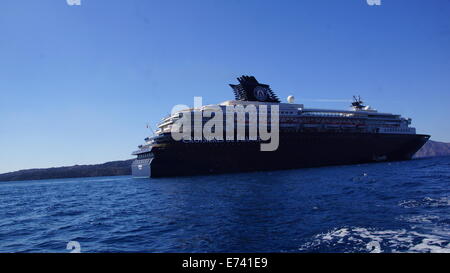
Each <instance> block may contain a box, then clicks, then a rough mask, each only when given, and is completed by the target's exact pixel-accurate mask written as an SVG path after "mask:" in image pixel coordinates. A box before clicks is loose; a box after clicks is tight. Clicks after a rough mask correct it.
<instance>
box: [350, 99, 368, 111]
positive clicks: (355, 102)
mask: <svg viewBox="0 0 450 273" xmlns="http://www.w3.org/2000/svg"><path fill="white" fill-rule="evenodd" d="M351 106H352V107H353V108H355V109H357V110H361V109H363V108H364V107H366V106H365V105H364V102H363V101H362V99H361V96H353V102H352V105H351Z"/></svg>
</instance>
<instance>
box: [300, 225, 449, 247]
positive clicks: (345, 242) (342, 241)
mask: <svg viewBox="0 0 450 273" xmlns="http://www.w3.org/2000/svg"><path fill="white" fill-rule="evenodd" d="M445 233H447V234H448V232H442V231H437V232H435V233H427V234H425V233H420V232H416V231H408V230H405V229H401V230H376V229H370V228H363V227H353V228H340V229H334V230H332V231H329V232H326V233H321V234H318V235H316V236H314V238H313V239H312V240H311V241H310V242H307V243H305V244H304V245H302V246H301V247H300V248H299V250H300V251H302V252H303V251H304V252H370V253H382V252H393V253H395V252H412V253H414V252H419V253H420V252H431V253H450V241H449V240H448V238H446V237H445V235H444V234H445ZM336 250H338V251H336Z"/></svg>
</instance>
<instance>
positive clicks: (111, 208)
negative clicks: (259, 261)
mask: <svg viewBox="0 0 450 273" xmlns="http://www.w3.org/2000/svg"><path fill="white" fill-rule="evenodd" d="M69 242H70V243H69ZM72 248H74V249H75V250H76V251H80V252H450V157H439V158H438V157H436V158H427V159H416V160H411V161H402V162H390V163H376V164H363V165H352V166H334V167H323V168H314V169H298V170H287V171H272V172H255V173H239V174H225V175H210V176H198V177H179V178H160V179H133V178H132V177H130V176H120V177H97V178H74V179H56V180H37V181H18V182H0V252H69V251H71V250H69V249H72Z"/></svg>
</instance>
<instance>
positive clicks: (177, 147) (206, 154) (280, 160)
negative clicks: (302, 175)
mask: <svg viewBox="0 0 450 273" xmlns="http://www.w3.org/2000/svg"><path fill="white" fill-rule="evenodd" d="M428 139H429V136H428V135H408V134H379V133H324V132H322V133H319V132H315V133H305V132H304V133H298V132H297V133H294V132H292V133H281V134H280V144H279V147H278V149H277V150H276V151H273V152H262V151H260V143H258V142H188V143H185V142H180V141H173V140H171V139H170V136H167V139H166V141H162V142H161V143H158V144H155V145H154V146H153V148H152V151H151V155H150V158H146V159H137V160H135V161H134V162H133V164H132V174H133V176H135V177H166V176H185V175H201V174H214V173H229V172H248V171H267V170H280V169H293V168H310V167H319V166H328V165H343V164H358V163H369V162H378V161H396V160H408V159H411V158H412V156H413V155H414V153H416V152H417V151H418V150H419V149H420V148H421V147H422V146H423V145H424V144H425V143H426V142H427V140H428Z"/></svg>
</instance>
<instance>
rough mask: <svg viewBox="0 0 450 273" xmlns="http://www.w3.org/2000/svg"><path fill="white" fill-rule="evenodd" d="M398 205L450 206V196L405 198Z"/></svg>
mask: <svg viewBox="0 0 450 273" xmlns="http://www.w3.org/2000/svg"><path fill="white" fill-rule="evenodd" d="M398 205H399V206H400V207H404V208H416V207H448V206H450V198H449V197H447V196H445V197H440V198H431V197H424V198H422V199H412V200H403V201H400V203H399V204H398Z"/></svg>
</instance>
